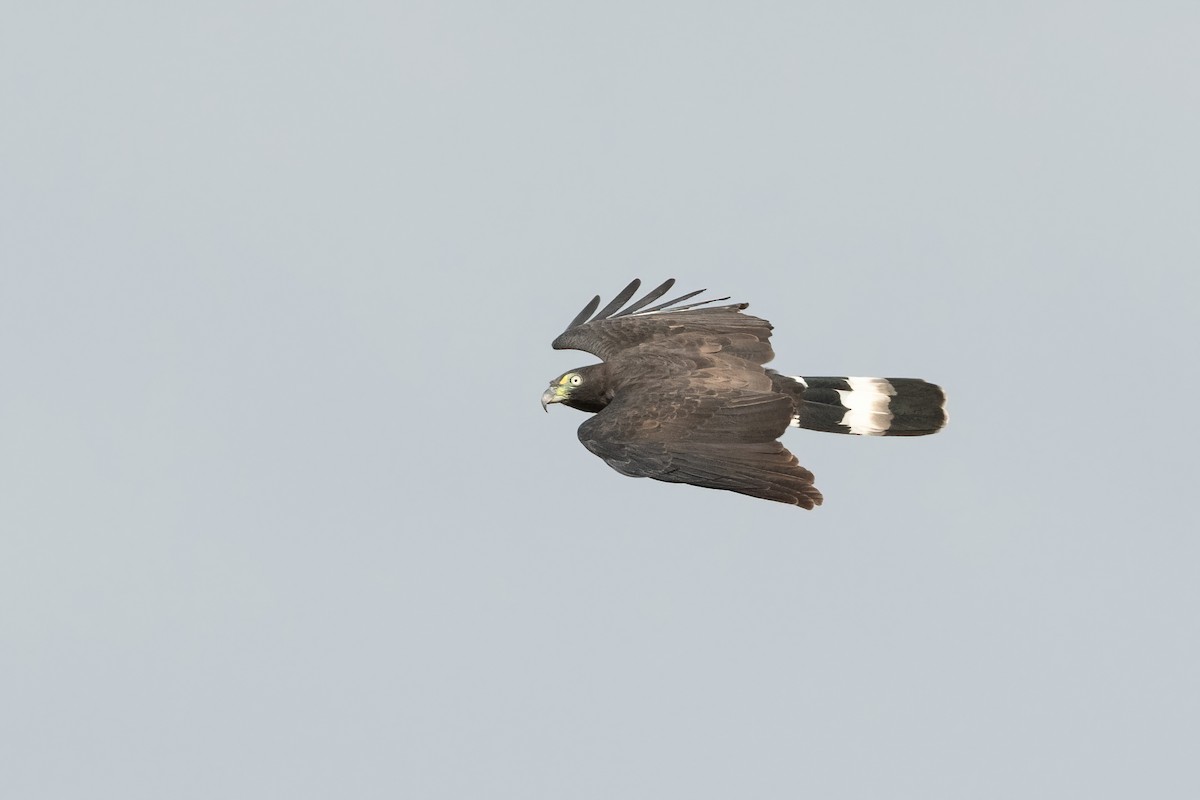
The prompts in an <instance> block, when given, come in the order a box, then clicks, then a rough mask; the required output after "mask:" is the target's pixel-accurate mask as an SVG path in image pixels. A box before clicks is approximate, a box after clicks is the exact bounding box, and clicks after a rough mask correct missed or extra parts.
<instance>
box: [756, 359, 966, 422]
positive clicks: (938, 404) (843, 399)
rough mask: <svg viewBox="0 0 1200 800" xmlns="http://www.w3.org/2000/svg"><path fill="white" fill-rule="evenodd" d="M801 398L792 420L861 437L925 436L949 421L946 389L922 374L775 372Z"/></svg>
mask: <svg viewBox="0 0 1200 800" xmlns="http://www.w3.org/2000/svg"><path fill="white" fill-rule="evenodd" d="M772 380H773V381H774V382H775V386H776V388H777V389H779V390H780V391H783V392H786V393H788V394H791V395H792V397H793V399H794V400H795V401H796V415H795V416H794V417H793V418H792V425H793V426H794V427H797V428H807V429H809V430H813V431H828V432H830V433H853V434H858V435H861V436H924V435H926V434H929V433H937V432H938V431H939V430H941V429H942V428H943V427H944V426H945V424H946V393H945V392H943V391H942V389H941V387H940V386H935V385H934V384H932V383H928V382H926V381H923V380H920V379H919V378H802V377H799V376H795V377H788V376H786V375H779V374H777V373H773V374H772Z"/></svg>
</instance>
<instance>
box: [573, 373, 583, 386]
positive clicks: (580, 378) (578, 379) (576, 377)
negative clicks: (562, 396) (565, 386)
mask: <svg viewBox="0 0 1200 800" xmlns="http://www.w3.org/2000/svg"><path fill="white" fill-rule="evenodd" d="M581 383H583V376H581V375H572V376H571V385H572V386H578V385H579V384H581Z"/></svg>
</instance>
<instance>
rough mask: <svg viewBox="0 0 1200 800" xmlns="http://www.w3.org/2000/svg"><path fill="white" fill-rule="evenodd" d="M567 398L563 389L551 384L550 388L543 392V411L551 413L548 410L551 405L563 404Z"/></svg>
mask: <svg viewBox="0 0 1200 800" xmlns="http://www.w3.org/2000/svg"><path fill="white" fill-rule="evenodd" d="M565 399H566V398H565V397H564V396H563V391H562V387H561V386H558V385H556V384H551V385H550V388H549V389H547V390H546V391H544V392H542V411H545V412H546V413H550V409H549V408H547V406H549V405H550V404H551V403H561V402H562V401H563V400H565Z"/></svg>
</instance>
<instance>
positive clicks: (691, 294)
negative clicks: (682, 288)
mask: <svg viewBox="0 0 1200 800" xmlns="http://www.w3.org/2000/svg"><path fill="white" fill-rule="evenodd" d="M707 291H708V290H707V289H697V290H696V291H694V292H688V293H687V294H684V295H680V296H679V297H676V298H675V299H674V300H668V301H667V302H665V303H659V304H658V305H656V306H655V307H654V308H647V309H646V310H645V311H643V312H642V313H643V314H653V313H654V312H655V311H662V310H663V309H664V308H670V307H671V306H673V305H675V304H676V303H682V302H683V301H684V300H690V299H692V298H693V297H695V296H696V295H698V294H700V293H701V292H707Z"/></svg>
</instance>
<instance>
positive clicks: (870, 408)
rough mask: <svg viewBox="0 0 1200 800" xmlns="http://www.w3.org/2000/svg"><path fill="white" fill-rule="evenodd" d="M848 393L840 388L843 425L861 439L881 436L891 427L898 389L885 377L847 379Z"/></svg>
mask: <svg viewBox="0 0 1200 800" xmlns="http://www.w3.org/2000/svg"><path fill="white" fill-rule="evenodd" d="M846 383H848V384H850V389H849V391H846V390H842V389H839V390H838V395H840V396H841V398H842V405H843V406H845V407H846V415H845V416H844V417H842V424H843V425H845V426H846V427H847V428H849V429H850V432H851V433H857V434H859V435H860V436H882V435H883V434H884V433H886V432H887V429H888V427H889V426H891V424H892V412H891V411H890V410H889V409H888V404H889V402H890V401H891V398H892V397H893V396H894V395H895V394H896V390H895V388H893V386H892V384H891V383H889V382H888V381H887V380H885V379H884V378H853V377H851V378H846Z"/></svg>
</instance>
